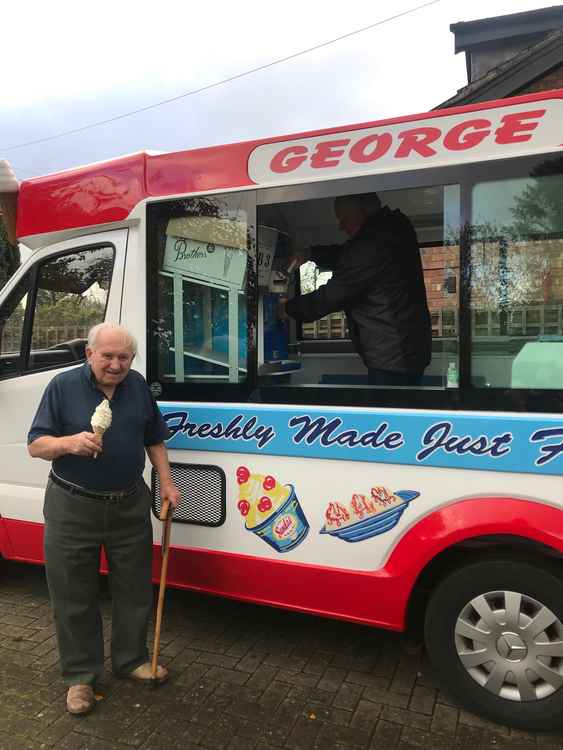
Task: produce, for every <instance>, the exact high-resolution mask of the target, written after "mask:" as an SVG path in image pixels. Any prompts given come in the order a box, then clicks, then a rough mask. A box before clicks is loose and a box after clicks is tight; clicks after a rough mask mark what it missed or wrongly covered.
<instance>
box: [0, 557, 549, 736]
mask: <svg viewBox="0 0 563 750" xmlns="http://www.w3.org/2000/svg"><path fill="white" fill-rule="evenodd" d="M101 592H102V594H101V595H102V611H103V617H104V624H105V631H106V636H107V635H109V628H110V622H109V616H108V613H109V607H110V599H109V595H108V592H107V585H106V581H105V579H101ZM162 663H165V664H166V665H168V667H169V668H170V672H171V679H170V680H169V682H167V683H166V684H164V685H162V686H160V687H158V688H156V689H154V690H152V689H150V688H148V687H146V686H144V685H139V684H137V683H133V682H131V681H127V680H120V679H117V678H115V677H113V676H112V675H111V673H110V671H109V666H108V669H107V670H106V673H105V675H104V678H103V681H102V682H100V683H99V685H98V686H97V698H98V700H97V703H96V708H95V710H94V711H93V712H92V713H91V714H89V715H87V716H83V717H73V716H70V715H69V714H67V712H66V710H65V696H66V690H65V688H64V685H63V683H62V680H61V677H60V674H59V671H58V665H57V649H56V642H55V636H54V627H53V620H52V615H51V611H50V607H49V600H48V593H47V586H46V583H45V576H44V571H43V569H42V568H40V567H33V566H28V565H22V564H17V563H11V562H6V561H0V750H24V748H25V750H43V749H45V748H57V750H58V749H59V748H60V750H117V749H118V748H121V749H122V750H125V749H126V748H142V749H143V750H149V748H150V750H175V749H176V748H178V750H180V749H181V750H192V749H193V748H210V749H211V750H222V749H223V748H225V749H228V750H253V749H256V750H267V749H268V748H292V749H293V750H309V749H310V748H320V749H321V750H324V749H325V748H326V749H327V750H330V749H332V748H341V749H342V750H348V749H349V748H370V749H374V748H378V749H379V748H381V749H382V750H395V748H400V749H401V750H406V748H432V750H441V749H442V748H443V749H444V750H445V749H447V750H450V749H451V748H456V749H459V750H493V749H494V750H500V749H504V748H510V750H532V749H533V748H542V750H556V749H561V750H563V734H559V735H553V734H544V735H535V734H528V733H526V732H521V731H516V730H511V729H509V728H507V727H503V726H500V725H497V724H493V723H491V722H488V721H485V720H483V719H480V718H478V717H476V716H473V715H472V714H470V713H468V712H467V711H465V710H463V709H461V708H460V707H458V706H457V705H456V703H455V702H454V701H453V700H452V699H450V698H449V697H448V696H447V695H446V694H445V693H444V692H443V691H442V690H441V689H440V685H439V684H438V683H437V681H436V678H435V676H434V675H433V674H432V670H431V668H430V666H429V665H428V663H427V661H426V658H425V655H424V652H423V650H422V649H413V648H412V644H410V645H407V644H406V643H405V639H404V638H403V637H402V636H401V635H398V634H396V633H388V632H385V631H381V630H374V629H371V628H367V627H363V626H358V625H352V624H350V623H345V622H339V621H334V620H326V619H321V618H318V617H313V616H309V615H303V614H298V613H294V612H285V611H283V610H277V609H272V608H268V607H259V606H256V605H252V604H243V603H240V602H234V601H229V600H226V599H219V598H216V597H211V596H205V595H201V594H195V593H192V592H187V591H178V590H168V592H167V594H166V604H165V612H164V624H163V632H162Z"/></svg>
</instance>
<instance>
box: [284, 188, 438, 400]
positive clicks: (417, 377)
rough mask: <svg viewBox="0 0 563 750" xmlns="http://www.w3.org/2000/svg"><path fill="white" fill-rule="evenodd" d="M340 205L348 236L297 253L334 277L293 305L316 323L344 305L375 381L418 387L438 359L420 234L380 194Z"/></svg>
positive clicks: (295, 313)
mask: <svg viewBox="0 0 563 750" xmlns="http://www.w3.org/2000/svg"><path fill="white" fill-rule="evenodd" d="M334 210H335V213H336V217H337V219H338V221H339V227H340V229H341V230H342V231H344V232H345V233H346V234H347V235H348V237H349V239H348V241H347V242H345V243H344V244H342V245H317V246H313V247H311V248H310V250H309V252H308V254H307V253H305V254H301V253H300V254H299V255H298V256H296V257H295V260H297V262H298V263H299V264H301V263H304V262H306V261H307V260H313V261H315V263H316V264H317V265H318V266H319V267H320V268H322V269H327V270H331V271H332V278H330V279H329V281H328V282H327V283H326V284H325V285H324V286H321V287H319V288H318V289H317V290H315V291H314V292H311V293H310V294H304V295H301V296H298V297H294V298H293V299H290V300H288V301H287V302H286V304H285V311H286V313H287V314H288V315H289V316H291V317H292V318H295V319H296V320H301V321H312V320H318V319H319V318H322V317H324V316H325V315H328V314H329V313H332V312H337V311H339V310H344V312H345V313H346V317H347V319H348V328H349V331H350V337H351V339H352V342H353V344H354V346H355V348H356V351H357V352H358V354H359V355H360V357H361V358H362V360H363V361H364V364H365V365H366V367H367V368H368V380H369V382H370V384H372V385H383V386H393V385H418V384H419V383H420V382H421V378H422V374H423V372H424V368H425V367H426V366H427V365H428V363H429V362H430V358H431V345H432V333H431V326H430V314H429V312H428V305H427V302H426V291H425V287H424V277H423V273H422V263H421V260H420V251H419V249H418V242H417V238H416V232H415V231H414V228H413V226H412V224H411V223H410V221H409V220H408V219H407V217H406V216H405V215H404V214H403V213H401V212H400V211H399V210H391V209H390V208H388V207H387V206H382V205H381V202H380V200H379V198H378V196H377V195H376V194H375V193H372V194H369V195H349V196H343V197H339V198H336V200H335V202H334Z"/></svg>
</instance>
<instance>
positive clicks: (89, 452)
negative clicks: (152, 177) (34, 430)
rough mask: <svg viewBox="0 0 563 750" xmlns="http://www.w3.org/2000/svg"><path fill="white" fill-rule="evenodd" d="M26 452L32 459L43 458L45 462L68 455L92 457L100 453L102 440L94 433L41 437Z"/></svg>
mask: <svg viewBox="0 0 563 750" xmlns="http://www.w3.org/2000/svg"><path fill="white" fill-rule="evenodd" d="M27 450H28V452H29V455H30V456H31V457H32V458H43V459H44V460H45V461H54V460H55V459H56V458H60V457H61V456H66V455H67V454H69V453H70V454H72V455H73V456H94V455H95V454H96V453H101V450H102V440H101V437H100V436H99V435H96V434H95V433H94V432H79V433H77V434H76V435H64V436H63V437H53V436H52V435H42V436H41V437H38V438H36V439H35V440H34V441H33V442H32V443H30V444H29V445H28V446H27Z"/></svg>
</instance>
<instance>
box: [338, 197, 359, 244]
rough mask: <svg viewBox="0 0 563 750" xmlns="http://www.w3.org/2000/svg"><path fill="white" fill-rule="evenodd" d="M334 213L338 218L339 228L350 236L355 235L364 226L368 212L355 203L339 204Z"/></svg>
mask: <svg viewBox="0 0 563 750" xmlns="http://www.w3.org/2000/svg"><path fill="white" fill-rule="evenodd" d="M334 213H335V214H336V218H337V219H338V228H339V229H340V230H341V231H343V232H345V233H346V234H347V235H348V237H353V236H354V235H355V234H357V233H358V232H359V231H360V229H361V228H362V227H363V226H364V224H365V223H366V219H367V213H366V211H365V210H364V209H363V208H360V207H359V206H356V205H354V204H353V203H342V204H340V203H339V204H337V205H336V206H335V207H334Z"/></svg>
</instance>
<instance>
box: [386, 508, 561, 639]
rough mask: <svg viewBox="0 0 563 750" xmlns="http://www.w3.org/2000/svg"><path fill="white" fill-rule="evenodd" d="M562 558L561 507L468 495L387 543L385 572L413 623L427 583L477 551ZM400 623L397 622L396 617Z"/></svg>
mask: <svg viewBox="0 0 563 750" xmlns="http://www.w3.org/2000/svg"><path fill="white" fill-rule="evenodd" d="M499 554H512V555H515V556H518V557H519V558H521V557H526V558H527V559H528V560H530V559H531V558H534V559H540V558H541V559H543V560H546V559H548V558H551V559H558V558H563V508H559V507H557V506H554V505H550V504H547V503H546V502H542V501H540V500H531V499H527V498H526V499H524V498H515V497H508V496H504V497H470V498H464V499H460V500H457V501H453V502H451V503H449V504H447V505H445V506H443V507H441V508H438V509H436V510H435V511H433V512H432V513H429V514H428V515H427V516H424V517H423V518H421V519H420V520H419V521H418V522H417V523H415V524H414V525H413V526H412V527H411V528H410V529H408V531H407V532H406V533H405V534H404V536H403V537H402V539H401V540H400V542H399V543H398V545H397V546H396V547H395V548H394V549H393V551H392V553H391V555H390V557H389V559H388V561H387V564H386V565H385V574H386V575H387V576H389V577H391V578H393V579H395V580H396V581H397V583H398V584H399V586H398V591H397V594H396V596H397V598H396V599H395V603H396V605H397V606H398V607H399V608H400V609H402V613H400V612H397V616H398V618H399V620H400V621H401V622H402V627H403V628H404V627H405V626H407V627H408V626H409V625H410V626H411V627H412V626H414V625H415V623H416V612H417V611H418V610H419V608H420V604H421V602H422V603H424V601H425V592H427V596H426V600H427V598H428V595H429V593H430V591H431V589H430V588H429V587H430V586H431V585H433V584H435V583H436V582H437V581H438V580H439V579H440V577H443V576H444V575H447V573H448V572H450V571H451V570H453V569H454V568H455V567H456V566H457V567H459V566H460V565H462V564H464V563H467V562H468V561H470V560H471V561H473V560H475V559H483V556H488V557H490V556H491V555H497V556H498V555H499ZM398 625H399V628H401V625H400V623H398Z"/></svg>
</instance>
